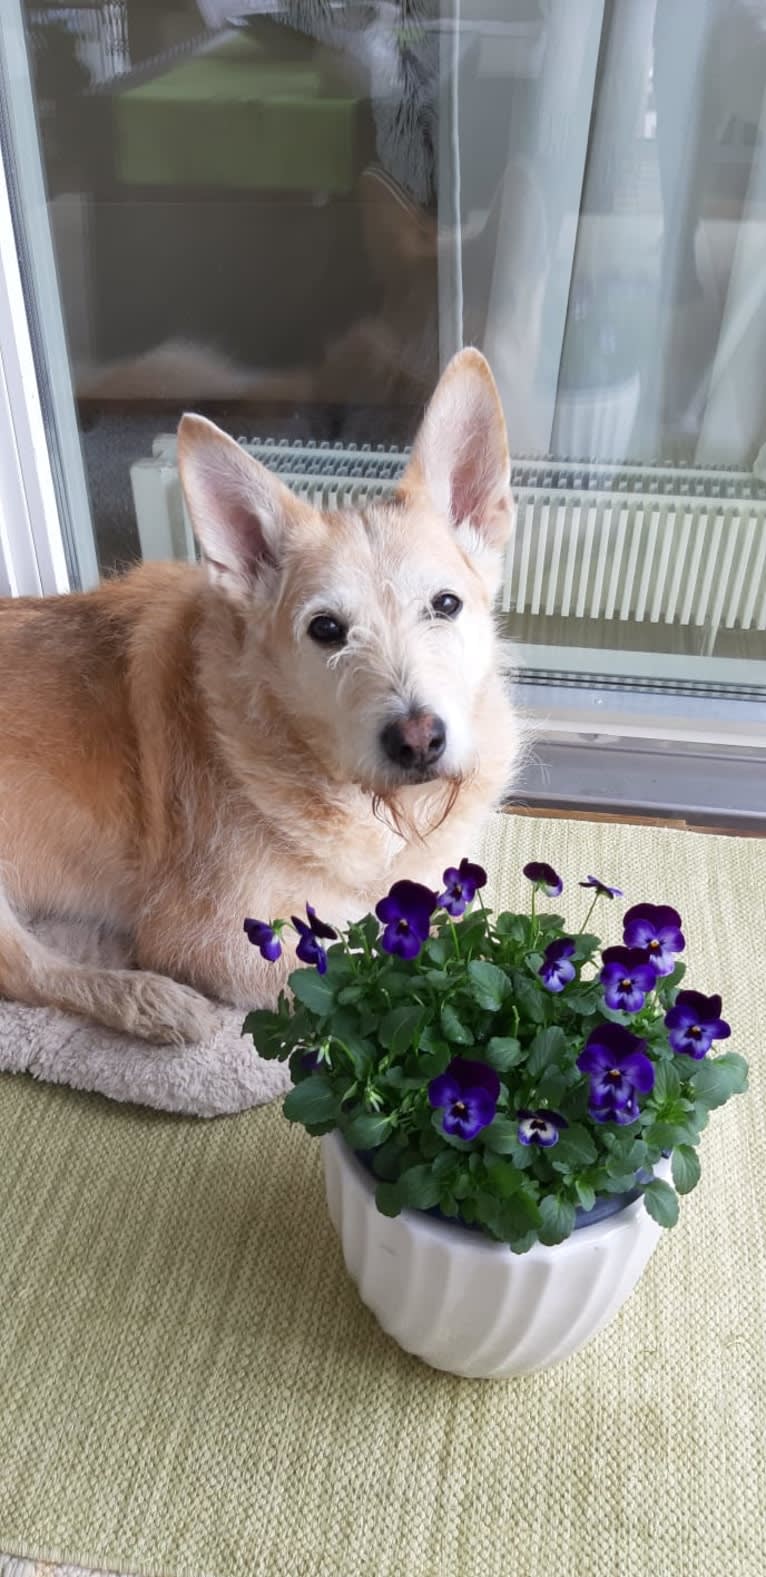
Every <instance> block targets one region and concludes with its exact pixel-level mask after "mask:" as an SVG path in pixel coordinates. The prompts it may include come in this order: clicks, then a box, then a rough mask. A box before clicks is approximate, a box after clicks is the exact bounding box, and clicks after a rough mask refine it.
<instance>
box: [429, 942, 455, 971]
mask: <svg viewBox="0 0 766 1577" xmlns="http://www.w3.org/2000/svg"><path fill="white" fill-rule="evenodd" d="M423 951H424V953H427V955H428V957H429V958H430V960H431V962H432V963H433V964H437V965H438V966H439V967H441V965H442V964H445V963H446V962H447V959H448V958H449V956H450V951H451V949H450V947H449V945H448V943H447V941H446V939H445V938H444V937H443V936H432V938H431V940H430V942H426V945H425V947H424V949H423Z"/></svg>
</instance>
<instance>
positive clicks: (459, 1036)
mask: <svg viewBox="0 0 766 1577" xmlns="http://www.w3.org/2000/svg"><path fill="white" fill-rule="evenodd" d="M439 1017H440V1020H441V1027H442V1029H443V1031H444V1033H445V1035H446V1037H447V1039H448V1040H451V1041H454V1043H455V1044H456V1045H458V1046H472V1045H473V1035H472V1034H471V1031H470V1030H469V1029H466V1027H465V1024H463V1023H462V1022H461V1020H460V1019H459V1018H458V1016H457V1013H456V1012H455V1009H454V1008H453V1006H452V1004H451V1003H450V1002H443V1003H442V1007H441V1013H440V1015H439Z"/></svg>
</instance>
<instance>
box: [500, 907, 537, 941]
mask: <svg viewBox="0 0 766 1577" xmlns="http://www.w3.org/2000/svg"><path fill="white" fill-rule="evenodd" d="M495 930H496V931H497V934H498V936H508V937H510V939H511V941H512V942H524V941H526V937H527V933H528V931H529V920H528V919H527V917H526V915H523V914H507V913H504V914H499V915H498V917H497V919H496V921H495Z"/></svg>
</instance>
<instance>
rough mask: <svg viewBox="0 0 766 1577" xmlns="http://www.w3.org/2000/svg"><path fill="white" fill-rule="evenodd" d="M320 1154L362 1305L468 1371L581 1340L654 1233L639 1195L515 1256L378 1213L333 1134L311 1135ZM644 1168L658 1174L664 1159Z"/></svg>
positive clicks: (538, 1360) (521, 1363) (522, 1365)
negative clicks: (550, 1243)
mask: <svg viewBox="0 0 766 1577" xmlns="http://www.w3.org/2000/svg"><path fill="white" fill-rule="evenodd" d="M322 1159H323V1163H324V1174H325V1187H326V1190H327V1203H328V1208H329V1212H330V1218H331V1220H332V1223H333V1225H334V1227H335V1229H336V1231H337V1233H338V1236H339V1238H340V1240H341V1243H342V1246H343V1257H344V1259H345V1262H346V1268H347V1270H348V1271H349V1274H350V1275H351V1277H352V1279H353V1280H354V1281H355V1282H356V1285H357V1288H358V1290H359V1295H360V1297H361V1299H362V1302H363V1303H366V1304H367V1307H368V1308H369V1309H371V1310H372V1312H373V1314H374V1315H375V1317H376V1319H377V1320H378V1321H379V1323H380V1325H381V1326H382V1327H383V1330H384V1331H386V1332H387V1333H388V1335H389V1336H393V1338H394V1340H395V1341H397V1342H398V1343H399V1345H400V1347H403V1348H404V1349H405V1351H406V1352H410V1353H413V1354H414V1355H415V1356H416V1357H418V1358H422V1359H423V1360H424V1361H425V1362H426V1363H429V1364H431V1365H432V1366H433V1367H434V1368H435V1369H446V1370H447V1371H448V1372H449V1373H450V1374H456V1375H463V1376H465V1377H466V1378H468V1379H484V1380H503V1379H507V1378H509V1377H510V1376H511V1375H521V1374H531V1373H533V1372H534V1371H535V1370H536V1369H547V1368H550V1366H551V1365H552V1364H555V1363H560V1362H561V1361H562V1359H564V1358H568V1357H570V1356H571V1354H572V1353H574V1352H577V1351H578V1350H579V1349H580V1348H581V1347H584V1346H585V1344H586V1342H589V1341H590V1340H591V1339H592V1337H594V1336H595V1335H596V1334H597V1333H598V1332H599V1331H600V1330H602V1329H603V1327H604V1326H605V1325H607V1324H608V1323H609V1321H610V1320H611V1319H613V1318H614V1316H615V1315H616V1314H617V1312H618V1310H619V1309H620V1308H621V1307H622V1305H623V1303H624V1302H625V1300H626V1299H627V1298H628V1297H629V1296H630V1293H631V1292H632V1291H633V1288H634V1287H635V1285H636V1282H637V1281H638V1278H639V1276H640V1275H641V1272H642V1271H643V1269H644V1267H645V1265H646V1264H647V1262H648V1260H649V1258H650V1256H651V1254H652V1251H653V1249H654V1248H655V1247H656V1244H657V1241H658V1239H659V1237H660V1235H661V1232H662V1228H661V1227H659V1226H658V1225H657V1224H656V1223H655V1222H654V1221H653V1220H652V1218H651V1217H650V1216H649V1215H648V1213H647V1211H646V1209H645V1206H644V1203H643V1200H642V1199H640V1198H639V1199H635V1200H633V1202H632V1203H631V1204H628V1205H626V1206H625V1208H624V1209H623V1210H621V1211H620V1212H619V1213H618V1214H616V1215H612V1216H609V1217H608V1218H607V1219H606V1220H600V1221H597V1222H594V1223H593V1224H592V1225H587V1226H582V1227H580V1228H579V1230H577V1231H575V1232H573V1233H572V1236H571V1237H569V1238H567V1240H566V1241H565V1242H564V1243H560V1244H558V1245H557V1246H556V1247H555V1248H546V1247H544V1246H543V1245H542V1244H536V1245H535V1247H534V1248H532V1249H530V1251H529V1253H527V1254H522V1255H516V1254H512V1253H511V1252H510V1250H509V1249H508V1248H507V1247H506V1246H505V1245H504V1244H501V1243H494V1242H492V1241H490V1240H489V1239H488V1238H485V1237H482V1236H481V1235H480V1234H478V1233H476V1232H473V1231H469V1230H467V1229H466V1228H465V1227H462V1226H457V1225H455V1224H454V1223H452V1222H447V1221H440V1220H435V1219H433V1217H431V1216H429V1215H426V1214H424V1213H423V1212H421V1211H416V1210H404V1211H403V1212H402V1214H401V1215H400V1216H396V1217H393V1218H392V1217H388V1216H383V1215H381V1214H380V1212H379V1211H378V1209H377V1208H376V1205H375V1181H374V1179H373V1178H372V1177H371V1176H370V1174H369V1173H368V1172H367V1171H366V1170H365V1168H364V1167H363V1166H362V1165H361V1163H360V1162H359V1161H358V1160H357V1158H356V1156H354V1155H353V1154H352V1153H351V1151H350V1150H349V1149H348V1146H347V1145H346V1144H345V1142H344V1140H343V1139H342V1138H341V1137H340V1135H339V1134H337V1133H332V1134H327V1135H325V1137H324V1138H323V1139H322ZM655 1175H656V1176H658V1177H662V1178H664V1179H667V1178H668V1177H669V1175H670V1163H669V1162H667V1161H663V1162H661V1163H660V1165H659V1166H658V1167H657V1168H656V1173H655Z"/></svg>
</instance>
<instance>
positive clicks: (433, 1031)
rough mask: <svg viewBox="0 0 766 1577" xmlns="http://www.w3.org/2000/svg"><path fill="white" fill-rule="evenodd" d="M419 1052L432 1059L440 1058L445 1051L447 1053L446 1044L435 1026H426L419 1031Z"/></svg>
mask: <svg viewBox="0 0 766 1577" xmlns="http://www.w3.org/2000/svg"><path fill="white" fill-rule="evenodd" d="M420 1050H421V1051H423V1052H425V1053H426V1054H427V1055H428V1056H432V1057H441V1056H442V1054H443V1053H444V1052H445V1051H446V1052H449V1047H448V1045H447V1042H446V1040H445V1039H444V1036H443V1035H441V1034H440V1032H439V1030H438V1028H437V1026H436V1025H435V1024H426V1025H424V1027H423V1029H422V1030H421V1032H420Z"/></svg>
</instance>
